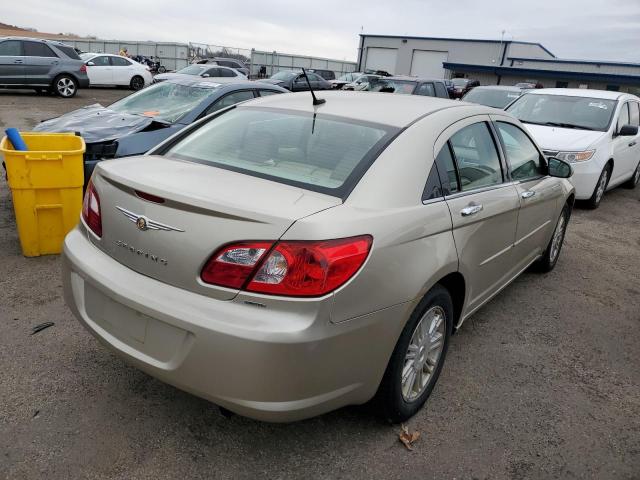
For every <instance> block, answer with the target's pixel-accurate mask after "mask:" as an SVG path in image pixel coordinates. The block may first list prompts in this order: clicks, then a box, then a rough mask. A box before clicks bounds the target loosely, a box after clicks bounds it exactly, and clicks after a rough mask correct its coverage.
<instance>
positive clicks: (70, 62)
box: [0, 37, 89, 98]
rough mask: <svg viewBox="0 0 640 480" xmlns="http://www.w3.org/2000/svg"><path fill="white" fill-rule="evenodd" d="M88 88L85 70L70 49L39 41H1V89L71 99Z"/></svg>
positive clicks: (18, 38) (28, 39)
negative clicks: (29, 89)
mask: <svg viewBox="0 0 640 480" xmlns="http://www.w3.org/2000/svg"><path fill="white" fill-rule="evenodd" d="M88 86H89V77H88V76H87V67H86V65H85V64H84V62H83V61H82V59H81V58H80V57H79V56H78V54H77V53H76V51H75V50H74V49H73V47H70V46H69V45H65V44H64V43H61V42H52V41H49V40H42V39H39V38H26V37H3V38H0V87H2V88H34V89H35V90H36V91H37V92H43V91H45V90H47V91H51V92H53V93H55V94H57V95H60V96H61V97H63V98H71V97H73V96H74V95H75V94H76V92H77V91H78V88H86V87H88Z"/></svg>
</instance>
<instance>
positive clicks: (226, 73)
mask: <svg viewBox="0 0 640 480" xmlns="http://www.w3.org/2000/svg"><path fill="white" fill-rule="evenodd" d="M220 76H221V77H237V75H236V72H234V71H233V70H229V69H227V68H221V69H220Z"/></svg>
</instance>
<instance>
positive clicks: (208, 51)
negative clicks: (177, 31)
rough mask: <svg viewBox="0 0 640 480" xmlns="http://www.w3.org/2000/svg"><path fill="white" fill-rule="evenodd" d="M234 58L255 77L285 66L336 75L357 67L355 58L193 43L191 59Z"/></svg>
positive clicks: (276, 70) (269, 73)
mask: <svg viewBox="0 0 640 480" xmlns="http://www.w3.org/2000/svg"><path fill="white" fill-rule="evenodd" d="M215 57H218V58H233V59H235V60H240V61H241V62H242V63H244V64H245V65H246V66H247V68H248V69H249V72H250V77H251V78H268V77H270V76H271V75H273V74H274V73H277V72H279V71H281V70H300V69H302V68H308V69H315V70H330V71H332V72H334V74H335V76H336V77H339V76H340V75H344V74H345V73H349V72H353V71H355V69H356V65H357V64H356V63H355V62H347V61H345V60H333V59H330V58H322V57H311V56H307V55H293V54H289V53H282V52H276V51H272V52H268V51H261V50H256V49H253V48H252V49H247V48H236V47H225V46H222V45H209V44H205V43H193V42H191V43H189V62H190V63H194V62H197V61H198V60H203V59H205V58H215Z"/></svg>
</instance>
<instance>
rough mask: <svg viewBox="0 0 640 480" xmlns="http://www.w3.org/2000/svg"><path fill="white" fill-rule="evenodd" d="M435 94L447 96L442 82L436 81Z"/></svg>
mask: <svg viewBox="0 0 640 480" xmlns="http://www.w3.org/2000/svg"><path fill="white" fill-rule="evenodd" d="M436 96H438V97H441V98H449V94H448V93H447V89H446V87H445V86H444V83H440V82H436Z"/></svg>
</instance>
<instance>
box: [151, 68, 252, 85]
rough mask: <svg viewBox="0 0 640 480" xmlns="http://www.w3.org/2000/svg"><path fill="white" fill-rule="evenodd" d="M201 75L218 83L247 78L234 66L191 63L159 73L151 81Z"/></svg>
mask: <svg viewBox="0 0 640 480" xmlns="http://www.w3.org/2000/svg"><path fill="white" fill-rule="evenodd" d="M194 77H201V78H206V79H209V80H212V81H215V82H218V83H230V82H246V81H247V80H248V78H247V77H246V75H243V74H242V73H240V72H239V71H238V70H236V69H235V68H230V67H222V66H220V65H208V64H192V65H189V66H187V67H184V68H183V69H182V70H178V71H177V72H168V73H161V74H159V75H156V76H155V77H153V83H158V82H164V81H165V80H169V79H171V78H187V79H189V78H191V79H193V78H194Z"/></svg>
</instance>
